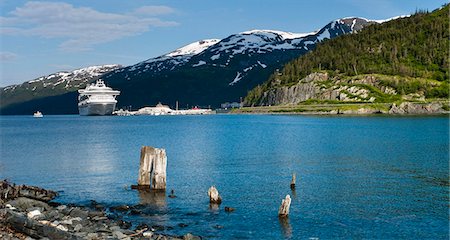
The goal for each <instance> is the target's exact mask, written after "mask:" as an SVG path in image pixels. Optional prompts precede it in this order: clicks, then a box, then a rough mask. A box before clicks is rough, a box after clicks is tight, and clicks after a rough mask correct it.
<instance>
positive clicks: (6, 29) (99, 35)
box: [0, 2, 178, 51]
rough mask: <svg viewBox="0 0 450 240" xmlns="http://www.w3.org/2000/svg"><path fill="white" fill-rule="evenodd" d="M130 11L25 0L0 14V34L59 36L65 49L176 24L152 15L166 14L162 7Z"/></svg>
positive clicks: (55, 37) (86, 46)
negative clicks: (100, 10) (7, 11)
mask: <svg viewBox="0 0 450 240" xmlns="http://www.w3.org/2000/svg"><path fill="white" fill-rule="evenodd" d="M135 12H140V13H141V15H140V17H138V16H136V14H130V13H123V14H118V13H106V12H99V11H97V10H94V9H92V8H87V7H74V6H73V5H71V4H68V3H61V2H27V3H26V4H25V5H24V6H22V7H18V8H16V9H15V10H14V11H11V12H9V13H8V16H7V17H4V16H2V17H0V26H1V27H0V33H1V34H5V35H20V36H37V37H42V38H52V39H61V40H62V41H63V42H62V43H61V44H60V45H59V48H60V49H61V50H65V51H83V50H89V49H91V48H92V47H93V46H94V45H97V44H101V43H106V42H111V41H114V40H117V39H121V38H124V37H128V36H133V35H138V34H141V33H144V32H147V31H149V30H150V29H151V28H153V27H170V26H177V25H178V23H177V22H174V21H165V20H162V19H159V18H156V17H154V16H156V15H162V14H170V13H172V12H174V10H173V9H172V8H170V7H166V6H143V7H140V8H138V9H136V10H135Z"/></svg>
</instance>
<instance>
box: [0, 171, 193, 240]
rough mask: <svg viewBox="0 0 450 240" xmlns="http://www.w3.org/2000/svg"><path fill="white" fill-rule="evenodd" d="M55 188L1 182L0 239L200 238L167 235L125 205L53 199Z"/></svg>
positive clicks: (187, 235) (125, 239)
mask: <svg viewBox="0 0 450 240" xmlns="http://www.w3.org/2000/svg"><path fill="white" fill-rule="evenodd" d="M56 196H57V193H56V192H54V191H50V190H46V189H42V188H39V187H33V186H26V185H20V186H19V185H15V184H12V183H9V182H8V181H6V180H3V181H1V182H0V239H27V240H31V239H92V240H93V239H123V240H131V239H158V240H159V239H161V240H162V239H173V240H175V239H185V240H188V239H201V238H200V237H198V236H194V235H192V234H190V233H188V234H186V235H184V236H169V235H164V234H159V233H157V232H156V231H157V230H156V229H155V228H154V227H151V226H148V225H147V224H144V223H143V224H139V225H138V226H136V227H134V228H132V224H131V223H130V222H127V221H125V220H123V219H122V217H121V216H120V214H108V211H112V212H116V213H120V212H121V211H122V209H123V208H127V209H128V208H129V207H128V206H118V207H111V208H110V209H107V208H105V207H104V206H102V205H101V204H99V203H97V202H95V201H91V204H90V206H78V205H75V204H67V205H64V204H60V203H57V202H54V201H52V200H53V199H54V198H55V197H56Z"/></svg>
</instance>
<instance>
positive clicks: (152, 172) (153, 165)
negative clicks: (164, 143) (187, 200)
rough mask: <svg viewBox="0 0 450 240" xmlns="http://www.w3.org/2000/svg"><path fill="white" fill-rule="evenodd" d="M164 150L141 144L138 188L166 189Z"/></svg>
mask: <svg viewBox="0 0 450 240" xmlns="http://www.w3.org/2000/svg"><path fill="white" fill-rule="evenodd" d="M166 168H167V156H166V150H164V149H162V148H153V147H150V146H143V147H142V148H141V160H140V166H139V175H138V187H137V188H139V189H145V188H150V186H151V189H155V190H164V189H166Z"/></svg>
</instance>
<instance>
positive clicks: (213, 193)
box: [208, 186, 222, 204]
mask: <svg viewBox="0 0 450 240" xmlns="http://www.w3.org/2000/svg"><path fill="white" fill-rule="evenodd" d="M208 196H209V202H210V203H215V204H220V203H222V198H221V197H220V195H219V191H217V189H216V187H215V186H211V187H210V188H209V189H208Z"/></svg>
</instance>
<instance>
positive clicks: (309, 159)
mask: <svg viewBox="0 0 450 240" xmlns="http://www.w3.org/2000/svg"><path fill="white" fill-rule="evenodd" d="M0 120H1V126H0V141H1V149H0V150H1V151H0V157H1V158H0V177H1V178H8V179H9V180H11V181H13V182H15V183H19V184H30V185H38V186H42V187H45V188H49V189H53V190H57V191H60V196H59V197H58V199H57V201H60V202H74V203H79V204H87V203H88V201H89V200H90V199H94V200H96V201H98V202H100V203H103V204H106V205H108V206H111V205H119V204H129V205H134V204H139V203H141V204H144V205H143V206H144V207H145V209H144V212H145V214H143V215H141V216H129V217H128V218H127V219H129V220H131V221H134V222H135V223H137V222H141V221H142V222H148V223H151V225H152V224H158V225H164V226H170V227H172V228H170V230H165V232H166V233H170V234H184V233H187V232H192V233H193V234H197V235H201V236H205V237H208V238H244V239H246V238H248V239H249V238H251V239H254V238H260V239H280V238H292V239H308V238H320V239H330V238H357V239H358V238H381V239H398V238H406V239H412V238H414V239H424V238H427V239H448V237H449V230H448V227H449V225H448V222H449V187H448V175H449V170H448V167H449V119H448V118H447V117H315V116H268V115H267V116H266V115H212V116H158V117H151V116H148V117H144V116H141V117H79V116H45V117H44V118H42V119H34V118H32V117H29V116H8V117H5V116H2V117H1V118H0ZM143 145H150V146H154V147H162V148H165V149H166V151H167V155H168V176H167V177H168V180H167V188H168V190H169V191H170V189H174V190H175V194H176V195H177V198H173V199H172V198H166V197H165V196H164V195H157V194H152V193H146V194H145V193H141V194H140V193H138V192H137V191H134V190H130V189H129V186H130V185H131V184H135V183H136V181H137V172H138V167H139V154H140V147H141V146H143ZM293 172H296V173H297V189H296V191H295V192H292V191H291V189H290V188H289V183H290V178H291V174H292V173H293ZM211 185H216V186H217V188H218V189H219V192H220V194H221V195H222V197H223V203H222V205H221V206H220V208H219V209H211V208H210V207H209V203H208V197H207V193H206V192H207V189H208V188H209V187H210V186H211ZM286 194H290V195H291V197H292V204H291V213H290V216H289V218H288V220H287V221H282V222H280V221H279V219H278V217H277V211H278V207H279V205H280V203H281V199H282V198H284V196H285V195H286ZM224 206H230V207H234V208H236V211H235V212H233V213H226V212H225V211H224V210H223V207H224ZM179 223H184V224H187V225H188V226H187V227H182V226H179V225H178V224H179Z"/></svg>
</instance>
